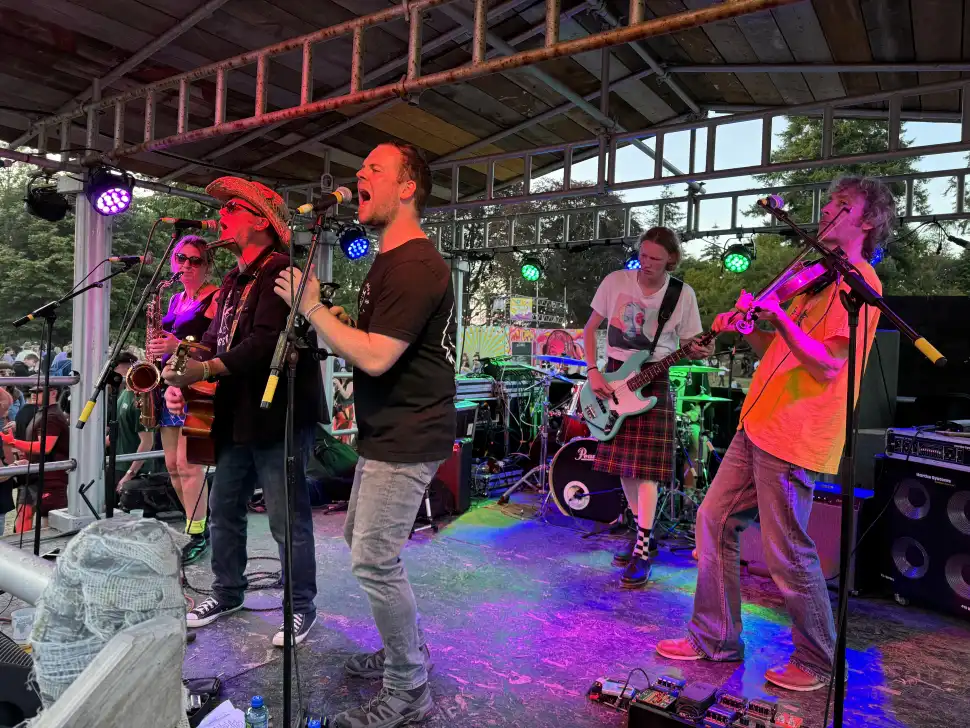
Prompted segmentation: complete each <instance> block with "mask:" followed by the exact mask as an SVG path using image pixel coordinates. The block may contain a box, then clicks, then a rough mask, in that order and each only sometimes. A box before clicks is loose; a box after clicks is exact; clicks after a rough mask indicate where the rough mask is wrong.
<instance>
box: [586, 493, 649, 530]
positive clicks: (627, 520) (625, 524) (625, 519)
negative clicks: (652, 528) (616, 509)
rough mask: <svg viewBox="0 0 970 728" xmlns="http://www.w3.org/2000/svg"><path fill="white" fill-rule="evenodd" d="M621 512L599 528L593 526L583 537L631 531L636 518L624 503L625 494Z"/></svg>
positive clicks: (634, 526)
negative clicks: (614, 518) (613, 519)
mask: <svg viewBox="0 0 970 728" xmlns="http://www.w3.org/2000/svg"><path fill="white" fill-rule="evenodd" d="M623 501H624V503H623V512H622V513H621V514H620V515H619V516H617V518H616V520H615V521H613V522H612V523H607V524H606V525H605V526H601V527H600V528H594V529H593V530H592V531H590V532H588V533H584V534H583V538H592V537H593V536H602V535H603V534H604V533H605V534H609V535H610V536H615V535H616V534H618V533H622V532H623V531H632V530H633V529H635V528H636V519H635V518H634V517H633V511H631V510H630V507H629V506H628V505H627V503H626V496H624V497H623Z"/></svg>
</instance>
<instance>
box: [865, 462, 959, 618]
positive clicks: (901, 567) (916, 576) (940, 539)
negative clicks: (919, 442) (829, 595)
mask: <svg viewBox="0 0 970 728" xmlns="http://www.w3.org/2000/svg"><path fill="white" fill-rule="evenodd" d="M877 479H878V488H879V490H880V491H881V492H882V493H886V494H887V495H888V497H889V498H890V499H891V500H890V503H889V506H888V508H887V510H886V516H885V518H886V519H887V523H886V527H885V528H886V531H885V532H886V538H885V539H884V558H883V560H882V563H883V568H882V569H881V572H880V573H881V574H882V576H883V577H884V578H885V579H887V580H889V581H891V583H892V587H893V591H894V592H895V593H896V596H897V598H902V599H907V600H912V601H914V602H919V603H922V604H925V605H927V606H931V607H934V608H936V609H940V610H943V611H946V612H951V613H953V614H958V615H962V616H963V617H965V618H970V474H968V473H965V472H963V471H959V470H950V469H949V468H945V467H940V466H936V465H924V464H922V463H911V462H907V461H905V460H895V459H891V458H885V459H883V460H881V461H880V463H879V473H878V476H877Z"/></svg>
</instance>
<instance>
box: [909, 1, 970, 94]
mask: <svg viewBox="0 0 970 728" xmlns="http://www.w3.org/2000/svg"><path fill="white" fill-rule="evenodd" d="M965 12H966V6H965V4H964V2H963V0H919V3H918V5H917V10H916V12H915V13H914V15H913V42H914V45H915V48H916V60H917V61H959V60H961V58H962V51H963V22H964V21H963V16H964V13H965ZM955 78H960V74H959V73H921V74H919V81H920V83H921V84H924V83H937V82H939V81H949V80H951V79H955ZM920 101H921V107H922V109H923V110H924V111H958V110H959V109H960V95H959V93H957V92H955V91H954V92H952V93H948V94H927V95H925V96H922V97H920Z"/></svg>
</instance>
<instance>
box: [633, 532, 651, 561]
mask: <svg viewBox="0 0 970 728" xmlns="http://www.w3.org/2000/svg"><path fill="white" fill-rule="evenodd" d="M649 542H650V529H649V528H639V527H638V528H637V545H636V546H634V547H633V558H634V559H642V558H643V554H644V551H645V550H646V548H647V544H648V543H649Z"/></svg>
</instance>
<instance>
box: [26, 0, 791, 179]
mask: <svg viewBox="0 0 970 728" xmlns="http://www.w3.org/2000/svg"><path fill="white" fill-rule="evenodd" d="M800 1H801V0H734V1H733V2H730V3H720V4H716V5H712V6H710V7H706V8H702V9H698V10H691V11H686V12H682V13H677V14H673V15H666V16H663V17H659V18H655V19H651V20H645V18H644V3H643V0H631V2H630V13H629V19H628V24H627V25H623V26H620V27H617V28H614V29H611V30H606V31H603V32H600V33H595V34H591V35H588V36H586V37H583V38H576V39H573V40H568V41H562V40H560V38H559V22H560V13H561V10H560V0H547V2H546V30H545V44H544V45H543V46H542V47H539V48H533V49H530V50H526V51H519V52H515V53H512V54H510V55H503V56H498V57H495V58H488V57H487V55H486V43H487V42H489V40H492V41H498V40H499V39H496V38H492V39H489V35H490V32H489V31H488V22H487V20H488V3H487V0H475V3H474V6H475V10H474V16H473V18H472V19H471V24H472V26H473V35H472V62H471V63H469V64H466V65H463V66H459V67H455V68H449V69H445V70H442V71H437V72H435V73H431V74H427V75H422V73H421V55H422V13H424V12H425V11H427V10H431V9H432V8H436V7H439V6H445V5H447V4H448V3H450V2H452V0H408V1H407V2H404V3H401V4H398V5H395V6H393V7H390V8H388V9H386V10H382V11H379V12H376V13H372V14H370V15H365V16H361V17H358V18H354V19H353V20H349V21H346V22H343V23H339V24H337V25H333V26H330V27H328V28H323V29H321V30H318V31H315V32H313V33H309V34H306V35H303V36H299V37H296V38H291V39H288V40H285V41H282V42H280V43H276V44H274V45H271V46H266V47H264V48H260V49H258V50H253V51H248V52H246V53H241V54H239V55H237V56H234V57H232V58H229V59H226V60H223V61H219V62H217V63H212V64H209V65H206V66H203V67H200V68H196V69H193V70H191V71H188V72H186V73H181V74H178V75H175V76H170V77H168V78H166V79H164V80H161V81H158V82H155V83H151V84H148V85H146V86H142V87H140V88H138V89H135V90H132V91H129V92H126V93H122V94H119V95H115V96H112V97H109V98H106V99H99V98H95V99H94V100H93V101H91V102H90V103H87V104H84V105H81V106H78V107H77V108H75V109H73V110H71V111H68V112H65V113H62V114H57V115H55V116H51V117H48V118H46V119H43V120H41V121H39V122H37V123H36V124H34V125H32V126H31V128H30V131H29V132H28V133H29V135H30V136H29V137H28V139H31V138H34V137H36V138H37V140H38V147H39V149H40V151H42V152H44V151H46V146H47V139H48V137H49V136H51V135H52V134H53V135H56V134H57V133H59V134H60V137H61V139H62V140H64V139H66V138H67V136H68V125H69V124H70V123H71V122H72V121H75V120H79V119H83V120H84V121H85V123H86V128H87V138H88V140H89V141H90V142H91V143H90V144H89V145H88V146H90V147H92V148H94V142H95V141H96V140H97V137H98V135H99V132H100V115H101V113H102V112H113V114H114V136H113V145H112V148H111V150H110V151H108V152H106V153H91V154H90V156H89V160H90V161H96V160H97V159H99V158H101V157H107V158H110V159H118V158H122V157H126V156H131V155H135V154H139V153H142V152H147V151H153V150H159V149H165V148H167V147H171V146H174V145H178V144H184V143H188V142H195V141H200V140H203V139H210V138H213V137H219V136H224V135H227V134H232V133H235V132H240V131H248V130H253V129H258V128H263V127H267V126H270V125H273V124H277V123H280V122H284V121H290V120H292V119H298V118H303V117H306V116H310V115H313V114H320V113H323V112H326V111H334V110H337V109H341V108H345V107H349V106H356V105H367V104H372V103H376V102H383V101H388V100H391V99H395V98H398V99H401V98H405V99H406V98H408V97H409V96H411V95H414V94H417V93H419V92H421V91H422V90H425V89H430V88H435V87H438V86H443V85H448V84H454V83H459V82H462V81H467V80H470V79H474V78H478V77H481V76H485V75H488V74H491V73H498V72H502V71H508V70H513V69H517V68H529V67H532V66H535V65H536V64H538V63H541V62H543V61H548V60H551V59H554V58H562V57H565V56H573V55H576V54H579V53H584V52H588V51H594V50H601V49H604V48H609V47H612V46H616V45H622V44H627V43H633V42H635V41H638V40H642V39H644V38H649V37H652V36H656V35H663V34H667V33H673V32H677V31H681V30H685V29H688V28H693V27H697V26H700V25H703V24H705V23H711V22H715V21H718V20H725V19H729V18H734V17H737V16H740V15H744V14H747V13H751V12H757V11H760V10H767V9H771V8H776V7H781V6H784V5H791V4H793V3H795V2H800ZM402 18H403V19H406V20H407V21H408V23H409V28H410V31H409V38H408V60H407V73H406V76H405V77H404V78H402V79H401V80H400V81H398V82H395V83H387V84H384V85H381V86H376V87H373V88H365V87H364V86H365V82H364V72H363V65H364V48H365V40H366V31H367V29H368V28H372V27H375V26H379V25H381V24H383V23H387V22H390V21H395V20H399V19H402ZM340 36H352V37H353V55H352V61H351V78H350V85H349V89H348V92H347V93H343V94H340V95H337V96H332V97H330V98H324V99H319V100H316V101H314V100H313V98H312V96H313V49H314V46H315V45H317V44H319V43H323V42H326V41H328V40H331V39H333V38H336V37H340ZM295 51H299V52H302V59H303V62H302V73H301V78H302V81H301V90H300V97H299V103H298V104H296V105H293V106H290V107H288V108H281V109H277V110H275V111H269V110H268V109H267V92H268V76H269V64H270V60H271V59H273V58H274V57H276V56H279V55H282V54H285V53H289V52H295ZM253 65H255V67H256V89H255V101H254V106H253V113H252V115H251V116H249V117H246V118H243V119H238V120H234V121H227V120H226V91H227V76H228V74H230V73H231V72H232V71H233V70H234V69H238V68H242V67H247V66H253ZM202 81H206V82H210V83H211V82H213V81H214V85H215V104H214V113H213V118H212V120H211V124H210V125H208V126H205V127H202V128H198V129H191V130H190V129H189V123H188V116H189V99H190V89H191V85H192V84H193V83H197V82H202ZM169 89H178V115H177V132H176V133H175V134H173V135H170V136H167V137H157V136H156V134H155V123H154V122H155V104H156V99H157V97H158V95H159V94H160V92H162V91H167V90H169ZM95 96H97V94H95ZM134 102H138V103H140V104H143V105H144V130H143V138H142V140H141V141H140V142H139V143H136V144H128V143H126V139H125V138H124V118H125V106H126V105H127V104H130V103H134ZM635 142H636V140H635V139H632V138H631V143H635ZM658 159H660V162H658V163H660V164H661V165H662V156H660V155H658Z"/></svg>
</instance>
